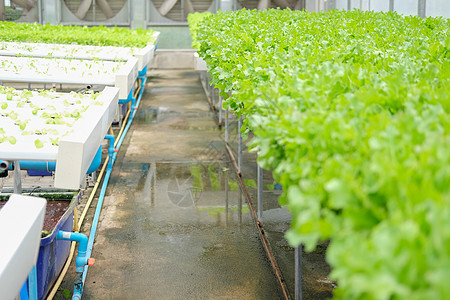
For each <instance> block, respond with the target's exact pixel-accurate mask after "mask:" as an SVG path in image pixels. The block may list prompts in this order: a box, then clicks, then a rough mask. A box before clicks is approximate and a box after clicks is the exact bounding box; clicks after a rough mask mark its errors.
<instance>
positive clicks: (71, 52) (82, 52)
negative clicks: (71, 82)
mask: <svg viewBox="0 0 450 300" xmlns="http://www.w3.org/2000/svg"><path fill="white" fill-rule="evenodd" d="M154 52H155V45H153V44H149V45H148V46H147V47H144V48H131V47H113V46H90V45H66V44H44V43H17V42H0V55H4V56H25V57H41V58H43V57H46V58H65V59H85V60H107V61H127V60H129V59H130V58H132V57H135V58H137V59H138V62H139V63H138V68H139V70H142V69H143V68H144V67H145V66H146V65H148V64H149V63H150V61H151V60H152V59H153V55H154Z"/></svg>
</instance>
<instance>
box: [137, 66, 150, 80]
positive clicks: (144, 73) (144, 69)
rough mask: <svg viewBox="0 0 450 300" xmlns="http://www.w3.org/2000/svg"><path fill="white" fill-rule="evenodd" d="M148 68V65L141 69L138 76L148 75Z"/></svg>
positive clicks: (141, 77)
mask: <svg viewBox="0 0 450 300" xmlns="http://www.w3.org/2000/svg"><path fill="white" fill-rule="evenodd" d="M147 69H148V68H147V66H145V67H144V68H143V69H142V70H141V71H139V72H138V74H139V76H138V78H139V79H144V78H143V76H145V75H147Z"/></svg>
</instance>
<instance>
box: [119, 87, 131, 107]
mask: <svg viewBox="0 0 450 300" xmlns="http://www.w3.org/2000/svg"><path fill="white" fill-rule="evenodd" d="M133 99H134V98H133V89H131V91H130V92H129V93H128V97H127V99H119V104H127V103H128V102H130V101H132V100H133Z"/></svg>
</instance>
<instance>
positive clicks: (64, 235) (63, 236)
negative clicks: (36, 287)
mask: <svg viewBox="0 0 450 300" xmlns="http://www.w3.org/2000/svg"><path fill="white" fill-rule="evenodd" d="M56 239H57V240H64V241H72V242H78V255H77V258H76V259H75V265H76V269H75V271H76V279H75V287H80V288H79V289H78V290H77V289H74V293H73V296H72V299H77V300H79V299H81V292H78V291H80V290H81V291H82V289H83V271H84V267H85V266H92V265H93V264H94V261H95V260H94V259H92V258H90V254H89V255H88V251H87V248H88V238H87V236H86V235H85V234H82V233H78V232H68V231H62V230H60V231H58V233H57V234H56Z"/></svg>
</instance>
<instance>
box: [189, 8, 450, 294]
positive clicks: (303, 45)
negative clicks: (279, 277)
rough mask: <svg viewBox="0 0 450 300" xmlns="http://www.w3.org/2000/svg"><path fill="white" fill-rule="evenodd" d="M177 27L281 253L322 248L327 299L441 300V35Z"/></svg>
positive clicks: (446, 195) (432, 21)
mask: <svg viewBox="0 0 450 300" xmlns="http://www.w3.org/2000/svg"><path fill="white" fill-rule="evenodd" d="M189 22H190V27H191V31H194V32H193V34H192V36H193V37H195V40H194V44H193V46H194V47H195V48H197V49H198V60H197V62H198V64H197V65H198V68H199V69H206V70H207V74H204V75H203V79H204V80H205V82H207V83H208V84H209V85H211V86H212V87H215V88H217V89H219V90H220V99H219V106H218V109H219V111H220V112H221V111H222V104H221V102H220V101H224V104H223V106H224V108H225V109H226V113H228V110H231V111H232V112H233V113H234V114H236V115H237V116H238V118H240V119H243V123H240V125H242V129H241V133H242V134H244V135H245V134H247V133H248V132H249V131H252V132H253V133H254V135H255V138H254V139H253V140H252V142H251V145H252V147H253V149H255V150H257V152H258V164H259V166H260V167H262V168H265V169H268V170H271V171H272V172H273V174H274V178H275V179H276V180H277V181H278V183H280V184H281V185H282V187H283V194H282V196H281V197H280V202H281V203H282V204H283V205H286V206H287V208H288V209H289V211H290V212H291V213H292V224H291V229H290V230H289V232H288V233H287V235H286V237H287V239H288V240H289V242H290V244H291V245H292V246H294V247H297V246H298V245H301V244H303V245H304V247H305V249H306V250H307V251H311V250H313V249H314V248H315V247H316V245H317V243H318V242H319V241H324V240H329V241H330V243H329V246H328V249H327V261H328V263H329V264H330V265H331V267H332V273H331V275H330V276H331V278H332V279H334V280H336V281H337V289H336V290H335V292H334V296H335V298H337V299H448V298H449V297H450V286H449V285H448V283H447V279H448V278H449V276H450V273H449V270H450V269H449V268H448V266H449V265H450V256H449V253H450V230H449V228H450V223H449V222H450V189H449V186H450V185H449V183H450V71H449V70H450V35H449V26H450V21H449V20H448V19H445V18H426V19H421V18H419V17H415V16H402V15H399V14H397V13H394V12H388V13H381V12H380V13H376V12H370V11H369V12H362V11H357V10H355V11H348V12H346V11H330V12H320V13H308V12H304V11H303V12H299V11H289V10H267V11H264V12H257V11H248V10H242V11H236V12H226V13H225V12H219V13H217V14H206V15H200V14H198V15H193V16H192V17H191V19H190V20H189ZM207 90H209V91H210V89H209V88H207ZM211 95H212V98H213V99H212V104H213V105H214V106H215V105H216V104H217V102H216V100H215V99H214V95H215V94H214V93H211ZM220 121H221V120H220ZM226 121H227V118H225V122H226ZM225 134H226V133H225ZM227 147H229V146H227ZM230 152H231V151H230ZM237 152H238V153H239V154H238V155H239V158H240V153H241V139H240V140H239V149H238V151H237ZM239 161H240V159H239ZM239 161H238V163H237V164H236V169H237V170H238V171H240V165H239ZM258 173H259V172H258ZM259 207H260V205H258V209H259ZM260 216H262V215H259V214H258V216H256V217H255V218H260ZM260 221H261V222H259V223H258V224H262V220H260ZM297 271H298V270H297ZM297 271H296V272H297ZM280 284H281V283H280ZM297 296H298V295H296V297H297ZM299 297H300V298H301V294H300V296H299ZM300 298H296V299H300Z"/></svg>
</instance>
